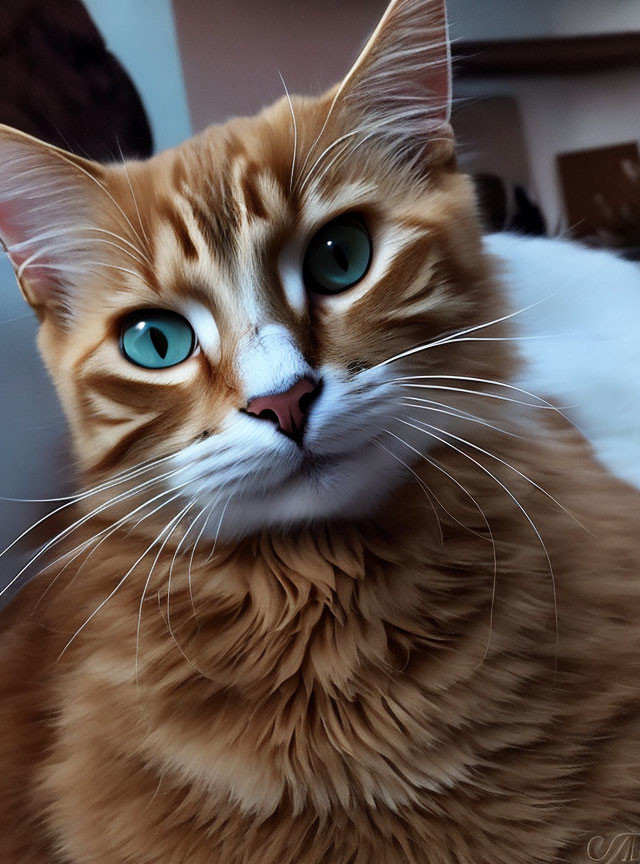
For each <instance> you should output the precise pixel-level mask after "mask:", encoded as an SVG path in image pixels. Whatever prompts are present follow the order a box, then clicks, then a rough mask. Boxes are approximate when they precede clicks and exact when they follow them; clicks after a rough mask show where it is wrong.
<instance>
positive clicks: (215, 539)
mask: <svg viewBox="0 0 640 864" xmlns="http://www.w3.org/2000/svg"><path fill="white" fill-rule="evenodd" d="M232 498H233V495H229V497H228V498H227V501H226V503H225V505H224V507H223V508H222V514H221V516H220V521H219V522H218V527H217V528H216V536H215V538H214V540H213V546H212V548H211V552H210V553H209V556H208V557H207V559H206V561H205V564H208V563H209V561H211V560H212V559H213V556H214V555H215V551H216V546H217V545H218V537H219V536H220V529H221V528H222V520H223V519H224V514H225V513H226V512H227V507H228V506H229V502H230V501H231V499H232Z"/></svg>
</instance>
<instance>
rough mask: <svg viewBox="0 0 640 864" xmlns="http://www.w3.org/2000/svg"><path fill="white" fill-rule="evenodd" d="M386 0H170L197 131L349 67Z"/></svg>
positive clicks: (321, 84) (319, 86)
mask: <svg viewBox="0 0 640 864" xmlns="http://www.w3.org/2000/svg"><path fill="white" fill-rule="evenodd" d="M385 6H386V2H385V0H348V2H345V0H322V2H313V0H308V2H302V0H269V2H264V0H263V2H256V0H173V7H174V16H175V23H176V30H177V34H178V41H179V44H180V52H181V55H182V62H183V68H184V78H185V84H186V89H187V98H188V102H189V110H190V113H191V121H192V125H193V129H194V131H197V130H200V129H202V128H204V127H205V126H207V125H208V124H210V123H213V122H218V121H221V120H225V119H226V118H227V117H230V116H233V115H234V114H252V113H254V112H255V111H257V110H258V109H259V108H261V107H263V106H264V105H268V104H269V103H271V102H272V101H273V100H274V99H276V98H279V97H280V96H281V95H282V93H283V88H282V82H281V81H280V77H279V75H278V69H280V71H281V73H282V75H283V77H284V79H285V81H286V82H287V86H288V88H289V90H290V91H291V92H298V93H309V92H310V93H314V92H320V91H322V90H323V89H325V88H326V87H329V86H331V85H332V84H334V83H335V82H336V81H338V80H340V78H342V77H343V76H344V75H345V74H346V72H347V71H348V70H349V68H350V66H351V63H352V62H353V60H354V59H355V57H356V56H357V54H358V51H359V48H360V47H361V45H362V44H363V42H364V40H365V38H366V37H367V36H368V35H369V33H370V32H371V31H372V30H373V28H374V27H375V25H376V23H377V21H378V19H379V18H380V16H381V14H382V12H383V11H384V8H385Z"/></svg>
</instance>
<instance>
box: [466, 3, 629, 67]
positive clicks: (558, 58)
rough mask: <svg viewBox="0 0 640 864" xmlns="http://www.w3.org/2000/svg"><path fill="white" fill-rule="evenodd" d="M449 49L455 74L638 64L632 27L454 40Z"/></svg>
mask: <svg viewBox="0 0 640 864" xmlns="http://www.w3.org/2000/svg"><path fill="white" fill-rule="evenodd" d="M531 5H533V2H532V3H531ZM602 5H603V7H604V6H605V5H606V4H605V3H603V4H602ZM603 15H604V12H603ZM451 49H452V53H453V59H454V61H455V68H456V76H457V77H458V78H462V77H475V78H479V77H483V76H488V77H494V76H496V75H569V74H576V73H580V72H588V73H593V72H602V71H606V70H609V69H625V68H629V67H637V66H639V65H640V33H638V32H634V31H629V32H626V33H589V34H584V35H581V36H544V37H540V38H537V39H536V38H533V39H531V38H528V39H492V40H477V41H466V40H461V41H459V42H457V41H455V40H454V42H453V44H452V46H451Z"/></svg>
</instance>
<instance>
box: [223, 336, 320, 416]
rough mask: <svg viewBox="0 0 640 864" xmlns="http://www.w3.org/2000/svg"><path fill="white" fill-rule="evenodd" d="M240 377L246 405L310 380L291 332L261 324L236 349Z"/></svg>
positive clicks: (306, 364)
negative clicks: (302, 379)
mask: <svg viewBox="0 0 640 864" xmlns="http://www.w3.org/2000/svg"><path fill="white" fill-rule="evenodd" d="M237 364H238V371H239V377H240V380H241V381H242V384H243V386H244V392H245V395H246V397H247V401H248V402H249V401H251V400H252V399H255V398H256V397H261V396H267V395H271V394H274V393H284V392H286V391H287V390H290V389H291V387H293V385H294V384H295V383H296V382H297V381H299V380H300V379H301V378H309V377H312V376H313V370H312V369H311V367H310V366H309V364H308V363H307V362H306V360H305V359H304V357H303V356H302V352H301V351H300V349H299V347H298V346H297V345H296V343H295V340H294V338H293V336H292V334H291V333H290V331H289V330H288V329H287V328H286V327H284V326H283V325H282V324H272V323H268V324H264V325H262V326H261V327H258V328H256V331H255V332H254V333H253V334H252V335H251V336H250V337H249V338H248V339H247V340H246V341H244V342H243V343H242V344H241V345H240V346H239V347H238V357H237Z"/></svg>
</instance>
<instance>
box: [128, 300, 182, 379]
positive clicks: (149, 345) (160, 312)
mask: <svg viewBox="0 0 640 864" xmlns="http://www.w3.org/2000/svg"><path fill="white" fill-rule="evenodd" d="M195 341H196V340H195V336H194V333H193V330H192V329H191V325H190V324H189V322H188V321H187V320H186V319H185V318H183V317H182V315H178V314H177V313H176V312H169V311H168V310H166V309H140V310H138V311H137V312H132V313H131V314H130V315H127V317H126V318H125V320H124V322H123V324H122V330H121V335H120V350H121V351H122V353H123V355H124V356H125V357H126V358H127V360H129V361H130V362H131V363H135V365H136V366H144V368H145V369H167V368H168V367H169V366H176V365H177V364H178V363H182V361H183V360H186V359H187V357H189V356H191V353H192V352H193V349H194V347H195Z"/></svg>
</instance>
